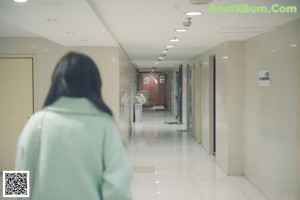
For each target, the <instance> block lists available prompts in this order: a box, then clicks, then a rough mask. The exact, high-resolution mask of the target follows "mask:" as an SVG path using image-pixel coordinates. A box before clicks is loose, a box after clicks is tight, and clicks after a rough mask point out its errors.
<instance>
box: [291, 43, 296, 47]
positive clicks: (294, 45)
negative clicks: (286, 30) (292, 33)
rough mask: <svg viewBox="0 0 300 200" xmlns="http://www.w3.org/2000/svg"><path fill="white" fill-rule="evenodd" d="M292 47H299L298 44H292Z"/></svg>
mask: <svg viewBox="0 0 300 200" xmlns="http://www.w3.org/2000/svg"><path fill="white" fill-rule="evenodd" d="M290 47H298V45H297V44H291V45H290Z"/></svg>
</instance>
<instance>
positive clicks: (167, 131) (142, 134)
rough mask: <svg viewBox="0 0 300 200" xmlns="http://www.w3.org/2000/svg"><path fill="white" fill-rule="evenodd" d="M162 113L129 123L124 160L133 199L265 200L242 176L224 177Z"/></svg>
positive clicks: (181, 128)
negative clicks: (129, 167)
mask: <svg viewBox="0 0 300 200" xmlns="http://www.w3.org/2000/svg"><path fill="white" fill-rule="evenodd" d="M174 121H175V118H174V117H173V116H172V115H171V114H170V113H169V112H168V111H156V112H155V111H146V112H144V113H143V122H137V123H135V124H134V130H133V133H132V135H131V138H130V140H129V144H128V149H127V151H128V155H129V159H130V162H131V164H132V166H133V169H134V179H133V183H132V188H131V191H132V195H133V199H134V200H183V199H188V200H268V198H266V197H265V196H264V195H263V194H262V193H261V192H260V191H259V190H258V189H257V188H256V187H255V186H254V185H253V184H251V183H250V182H249V181H248V180H247V179H245V177H243V176H227V175H226V174H225V173H224V171H223V170H222V169H221V168H220V167H219V166H218V165H217V164H216V162H215V158H214V156H213V155H208V154H207V153H206V152H205V151H204V150H203V148H202V147H201V145H200V144H199V143H198V142H196V140H195V138H194V137H193V136H192V134H191V132H189V131H187V130H186V129H185V128H184V126H183V125H181V124H167V123H166V122H174Z"/></svg>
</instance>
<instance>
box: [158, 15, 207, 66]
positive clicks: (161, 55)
mask: <svg viewBox="0 0 300 200" xmlns="http://www.w3.org/2000/svg"><path fill="white" fill-rule="evenodd" d="M198 15H202V12H199V11H190V12H186V13H185V16H186V19H187V21H184V22H183V23H182V24H183V26H184V27H185V28H176V29H175V31H176V32H187V31H188V30H189V29H188V28H187V27H190V26H191V25H192V22H191V20H192V17H194V16H198ZM179 41H180V40H179V38H177V37H173V38H171V39H169V42H171V43H175V42H179ZM173 47H174V45H171V44H168V45H166V46H165V49H164V50H163V51H162V53H161V54H160V55H159V57H158V59H157V60H156V62H155V63H154V67H153V68H152V70H153V69H154V68H155V69H156V67H157V66H158V65H159V64H160V63H161V61H163V60H164V59H165V58H166V56H167V53H168V52H169V49H171V48H173Z"/></svg>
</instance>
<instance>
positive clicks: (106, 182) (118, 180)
mask: <svg viewBox="0 0 300 200" xmlns="http://www.w3.org/2000/svg"><path fill="white" fill-rule="evenodd" d="M109 130H110V131H107V133H106V135H105V141H104V157H103V158H104V159H103V162H104V174H103V184H102V189H101V191H102V198H103V200H130V199H131V193H130V191H129V190H130V183H131V180H132V168H131V166H130V164H129V162H128V158H127V155H126V153H125V150H124V146H123V143H122V142H121V139H120V136H119V133H118V130H117V128H116V127H115V125H114V123H111V127H110V128H109Z"/></svg>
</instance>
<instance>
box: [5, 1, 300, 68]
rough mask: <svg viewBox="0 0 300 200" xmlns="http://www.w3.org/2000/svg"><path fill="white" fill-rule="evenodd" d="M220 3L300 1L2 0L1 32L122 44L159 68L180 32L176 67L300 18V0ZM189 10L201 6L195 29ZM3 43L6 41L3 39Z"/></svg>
mask: <svg viewBox="0 0 300 200" xmlns="http://www.w3.org/2000/svg"><path fill="white" fill-rule="evenodd" d="M212 3H213V4H215V5H217V6H225V5H226V6H227V5H235V4H248V5H253V6H271V5H272V4H275V3H278V4H279V5H289V6H297V7H298V11H297V13H293V14H245V13H227V14H225V13H224V14H216V13H210V11H209V4H206V5H192V4H189V2H188V0H29V1H28V2H27V3H23V4H17V3H15V2H13V0H1V1H0V37H42V38H47V39H49V40H51V41H53V42H56V43H58V44H61V45H64V46H118V44H120V45H121V46H122V47H123V48H124V50H125V51H126V53H127V54H128V56H129V57H130V58H131V60H132V61H133V63H135V64H136V65H137V66H138V67H139V68H143V67H148V68H150V67H153V66H154V63H155V62H156V60H157V59H158V57H159V55H160V54H161V51H162V50H164V49H165V48H164V46H165V45H167V44H170V42H169V39H171V38H172V37H178V38H179V39H180V42H178V43H176V44H174V45H175V47H174V48H172V49H170V51H169V53H168V54H167V56H166V58H165V60H163V61H162V62H161V63H160V65H159V66H158V68H160V67H173V66H178V64H180V63H183V62H184V61H186V60H188V59H190V58H192V57H194V56H196V55H199V54H201V53H202V52H204V51H205V50H208V49H210V48H213V47H214V46H216V45H218V44H220V43H223V42H225V41H241V40H245V39H247V38H250V37H253V36H255V35H257V34H262V33H263V32H266V31H269V30H272V29H274V28H275V27H277V26H279V25H282V24H284V23H287V22H289V21H292V20H294V19H296V18H299V17H300V10H299V9H300V0H213V2H212ZM186 11H201V12H203V15H201V16H196V17H193V19H192V25H191V27H189V31H188V32H185V33H178V32H175V31H174V29H175V28H181V27H183V25H182V22H183V21H186V16H185V14H184V13H185V12H186ZM0 45H1V44H0Z"/></svg>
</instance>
